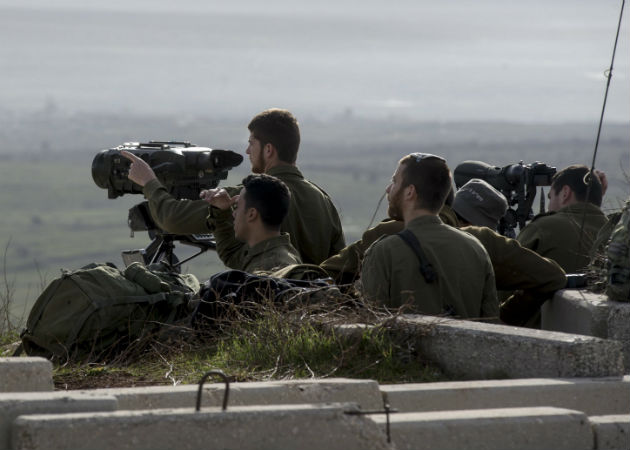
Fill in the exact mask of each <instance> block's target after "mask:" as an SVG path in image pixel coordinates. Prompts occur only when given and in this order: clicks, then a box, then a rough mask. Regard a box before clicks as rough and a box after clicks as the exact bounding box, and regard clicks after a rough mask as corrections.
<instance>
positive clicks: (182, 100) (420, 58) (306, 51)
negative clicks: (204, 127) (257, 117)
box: [0, 0, 630, 122]
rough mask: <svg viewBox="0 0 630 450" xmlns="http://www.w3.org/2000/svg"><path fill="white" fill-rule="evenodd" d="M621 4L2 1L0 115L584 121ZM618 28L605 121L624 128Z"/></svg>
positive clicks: (593, 107)
mask: <svg viewBox="0 0 630 450" xmlns="http://www.w3.org/2000/svg"><path fill="white" fill-rule="evenodd" d="M620 6H621V2H620V1H611V0H591V1H580V0H573V1H567V0H561V1H554V0H532V1H526V2H523V1H509V0H476V1H472V0H470V1H450V2H449V1H426V0H411V1H396V0H389V1H374V0H371V1H370V0H361V1H359V0H352V1H342V0H336V1H332V0H323V1H322V0H319V1H317V2H315V1H313V2H300V1H288V0H287V1H281V2H277V1H276V2H273V1H272V2H269V1H265V2H258V1H247V2H238V1H230V2H229V3H228V2H225V1H222V2H213V1H208V0H201V1H195V0H180V1H178V2H172V1H165V0H109V1H107V2H104V1H90V0H53V1H51V0H14V1H10V0H0V41H1V42H2V43H3V44H2V45H1V46H0V82H1V85H2V86H3V89H2V90H1V91H0V92H1V94H0V111H5V112H6V111H9V112H12V111H17V112H28V111H33V110H40V109H42V108H45V107H48V108H58V109H60V110H63V111H68V112H76V111H104V112H116V111H126V112H137V113H152V114H171V113H175V114H183V115H186V114H200V113H203V114H212V115H216V116H238V117H241V118H242V117H249V116H251V114H252V112H255V111H258V110H261V109H264V108H267V107H270V106H281V107H286V108H289V109H292V110H293V111H294V112H296V113H297V114H298V116H305V115H310V116H318V115H321V116H325V117H330V116H333V115H336V114H343V113H347V112H352V113H354V114H357V115H361V116H370V117H374V116H389V115H399V116H407V117H412V118H417V119H423V120H445V121H453V120H488V119H500V120H507V121H529V122H531V121H553V122H561V121H589V122H592V121H597V120H598V119H599V114H600V111H601V105H602V101H603V96H604V90H605V85H606V83H605V78H604V76H603V72H604V71H605V70H606V69H607V68H608V66H609V65H610V58H611V54H612V48H613V42H614V35H615V31H616V26H617V21H618V17H619V9H620ZM624 16H625V17H624V21H623V25H622V32H621V38H620V43H619V48H618V50H617V60H616V64H615V71H614V76H613V79H612V85H611V91H610V96H609V101H608V108H607V112H606V119H607V120H610V121H624V122H629V121H630V80H629V59H630V58H629V57H630V50H629V48H628V40H629V39H628V37H629V36H630V30H629V29H628V25H629V23H628V22H629V20H628V17H630V13H629V12H628V11H625V14H624Z"/></svg>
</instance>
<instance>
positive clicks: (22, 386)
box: [0, 357, 54, 392]
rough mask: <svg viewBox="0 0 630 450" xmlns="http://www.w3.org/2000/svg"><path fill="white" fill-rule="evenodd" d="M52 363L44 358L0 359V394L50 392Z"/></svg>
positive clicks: (51, 386) (51, 388)
mask: <svg viewBox="0 0 630 450" xmlns="http://www.w3.org/2000/svg"><path fill="white" fill-rule="evenodd" d="M53 388H54V385H53V378H52V363H51V362H50V361H48V360H47V359H44V358H37V357H26V358H11V357H9V358H0V392H34V391H52V390H53Z"/></svg>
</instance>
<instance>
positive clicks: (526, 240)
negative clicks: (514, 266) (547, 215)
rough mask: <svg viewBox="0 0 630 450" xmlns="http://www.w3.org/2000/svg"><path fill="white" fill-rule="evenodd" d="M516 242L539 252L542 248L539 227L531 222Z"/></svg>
mask: <svg viewBox="0 0 630 450" xmlns="http://www.w3.org/2000/svg"><path fill="white" fill-rule="evenodd" d="M516 240H517V241H518V242H520V243H521V245H522V246H523V247H525V248H528V249H530V250H533V251H537V250H538V249H539V248H540V247H541V240H542V236H541V234H540V229H539V228H538V225H537V224H536V223H534V222H531V223H530V224H529V225H527V226H526V227H525V228H523V229H522V230H521V232H520V233H519V234H518V236H517V237H516Z"/></svg>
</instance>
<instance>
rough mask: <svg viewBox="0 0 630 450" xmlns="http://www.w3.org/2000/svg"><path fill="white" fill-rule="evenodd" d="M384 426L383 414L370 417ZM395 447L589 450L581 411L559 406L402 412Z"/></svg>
mask: <svg viewBox="0 0 630 450" xmlns="http://www.w3.org/2000/svg"><path fill="white" fill-rule="evenodd" d="M372 420H374V421H375V422H377V423H379V424H381V425H383V424H384V423H385V420H386V419H385V417H384V416H380V415H379V416H374V417H373V418H372ZM390 420H391V424H390V429H391V438H392V442H393V443H394V444H395V445H396V448H397V449H398V450H405V449H409V450H412V449H414V450H415V449H418V448H430V449H432V450H461V449H466V450H477V449H479V450H482V449H483V450H592V448H593V431H592V430H591V427H590V424H589V421H588V418H587V417H586V415H585V414H584V413H581V412H579V411H572V410H568V409H560V408H545V407H543V408H508V409H478V410H464V411H436V412H424V413H401V414H392V415H391V416H390Z"/></svg>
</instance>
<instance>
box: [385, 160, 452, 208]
mask: <svg viewBox="0 0 630 450" xmlns="http://www.w3.org/2000/svg"><path fill="white" fill-rule="evenodd" d="M451 186H452V181H451V171H450V170H449V168H448V165H447V164H446V160H444V158H441V157H439V156H436V155H431V154H428V153H411V154H410V155H407V156H405V157H404V158H402V159H401V160H400V161H399V162H398V167H397V168H396V172H394V175H393V176H392V181H391V183H390V184H389V186H387V189H386V191H387V200H388V201H389V209H388V214H389V216H390V217H391V218H392V219H398V220H405V215H406V212H407V211H412V210H423V211H424V212H426V213H429V214H437V213H438V212H439V211H440V209H441V208H442V206H443V205H444V201H445V200H446V198H447V197H448V194H449V192H450V190H451Z"/></svg>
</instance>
